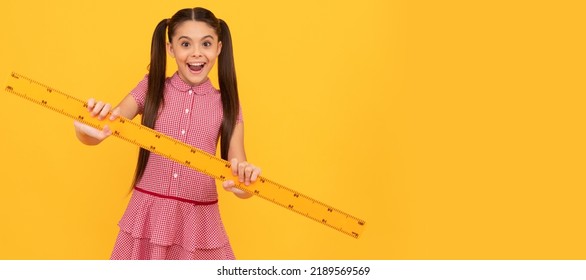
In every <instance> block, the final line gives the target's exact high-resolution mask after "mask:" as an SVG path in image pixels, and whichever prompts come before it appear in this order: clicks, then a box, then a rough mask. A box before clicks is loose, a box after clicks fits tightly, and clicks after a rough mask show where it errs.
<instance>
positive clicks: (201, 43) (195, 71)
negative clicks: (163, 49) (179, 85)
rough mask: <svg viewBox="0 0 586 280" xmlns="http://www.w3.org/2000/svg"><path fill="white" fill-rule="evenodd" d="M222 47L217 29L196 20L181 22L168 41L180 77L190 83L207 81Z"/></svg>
mask: <svg viewBox="0 0 586 280" xmlns="http://www.w3.org/2000/svg"><path fill="white" fill-rule="evenodd" d="M221 49H222V42H219V41H218V35H217V34H216V31H215V30H214V29H213V28H211V27H210V26H208V24H207V23H205V22H201V21H195V20H188V21H184V22H183V23H181V24H179V25H178V26H177V28H176V29H175V34H174V35H173V37H172V38H171V42H170V43H167V50H168V51H169V54H170V55H171V56H172V57H173V58H175V62H177V68H178V72H179V77H181V79H182V80H183V81H184V82H186V83H188V84H190V85H198V84H201V83H202V82H205V81H206V79H207V77H208V73H209V72H210V70H211V69H212V67H213V66H214V63H216V58H218V55H220V51H221Z"/></svg>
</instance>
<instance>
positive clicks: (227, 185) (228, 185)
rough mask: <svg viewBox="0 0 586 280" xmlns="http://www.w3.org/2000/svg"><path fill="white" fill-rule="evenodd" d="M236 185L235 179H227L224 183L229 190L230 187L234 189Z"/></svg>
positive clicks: (223, 185)
mask: <svg viewBox="0 0 586 280" xmlns="http://www.w3.org/2000/svg"><path fill="white" fill-rule="evenodd" d="M234 185H235V184H234V181H232V180H226V181H224V182H223V183H222V187H224V189H226V190H227V191H230V189H232V188H233V187H234Z"/></svg>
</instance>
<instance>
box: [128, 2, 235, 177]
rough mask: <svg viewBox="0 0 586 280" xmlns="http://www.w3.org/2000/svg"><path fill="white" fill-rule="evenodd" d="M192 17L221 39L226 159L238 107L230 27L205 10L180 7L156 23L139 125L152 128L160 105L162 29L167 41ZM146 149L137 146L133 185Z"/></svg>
mask: <svg viewBox="0 0 586 280" xmlns="http://www.w3.org/2000/svg"><path fill="white" fill-rule="evenodd" d="M188 20H195V21H201V22H205V23H207V24H208V25H209V26H210V27H211V28H213V29H214V30H215V31H216V34H217V35H218V38H219V41H220V42H222V51H221V52H220V55H219V57H218V80H219V84H220V93H221V94H220V95H221V98H222V109H223V111H224V113H223V114H224V119H223V120H222V127H221V133H220V136H221V138H220V139H221V142H220V149H221V156H222V158H223V159H225V160H227V159H228V150H229V149H230V139H231V138H232V133H233V132H234V126H235V125H236V118H237V116H238V110H239V108H240V105H239V100H238V86H237V83H236V68H235V67H234V54H233V50H232V37H231V35H230V29H229V28H228V25H227V24H226V22H225V21H223V20H221V19H218V18H216V16H215V15H214V14H213V13H212V12H211V11H209V10H207V9H204V8H199V7H197V8H193V9H183V10H180V11H178V12H177V13H175V14H174V15H173V17H171V18H170V19H163V20H162V21H160V22H159V24H157V27H156V28H155V32H154V33H153V39H152V43H151V62H150V65H149V76H148V89H147V95H146V100H145V104H144V112H143V116H142V124H143V125H145V126H147V127H150V128H154V127H155V122H156V121H157V118H158V114H159V108H160V107H161V106H163V105H164V104H163V103H164V90H165V78H166V76H165V73H166V70H167V65H166V61H167V52H166V41H165V31H166V29H167V28H168V29H169V30H168V32H167V37H168V39H169V42H171V40H172V38H173V35H175V29H176V28H177V26H179V24H181V23H183V22H184V21H188ZM149 155H150V151H148V150H146V149H143V148H141V149H140V151H139V153H138V162H137V164H136V171H135V174H134V182H133V186H134V185H136V184H137V183H138V181H139V180H140V178H142V175H143V174H144V170H145V168H146V165H147V161H148V158H149Z"/></svg>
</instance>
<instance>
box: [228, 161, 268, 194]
mask: <svg viewBox="0 0 586 280" xmlns="http://www.w3.org/2000/svg"><path fill="white" fill-rule="evenodd" d="M230 166H231V168H232V175H234V176H238V181H239V182H240V183H244V185H245V186H248V185H250V184H252V183H254V182H255V181H256V179H257V178H258V176H259V175H260V173H261V169H260V168H259V167H257V166H254V165H253V164H251V163H249V162H246V161H241V162H238V159H236V158H233V159H231V160H230ZM235 185H236V183H234V181H233V180H226V181H224V182H223V183H222V186H223V187H224V189H225V190H227V191H230V192H233V193H235V194H236V195H239V194H240V195H242V194H245V192H244V191H242V190H240V189H237V188H235V187H234V186H235Z"/></svg>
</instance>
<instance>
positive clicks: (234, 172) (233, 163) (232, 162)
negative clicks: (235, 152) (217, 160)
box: [230, 158, 238, 176]
mask: <svg viewBox="0 0 586 280" xmlns="http://www.w3.org/2000/svg"><path fill="white" fill-rule="evenodd" d="M230 167H231V168H232V175H234V176H238V159H235V158H233V159H231V160H230Z"/></svg>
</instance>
